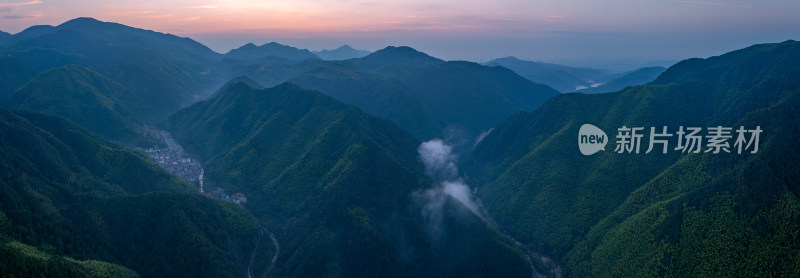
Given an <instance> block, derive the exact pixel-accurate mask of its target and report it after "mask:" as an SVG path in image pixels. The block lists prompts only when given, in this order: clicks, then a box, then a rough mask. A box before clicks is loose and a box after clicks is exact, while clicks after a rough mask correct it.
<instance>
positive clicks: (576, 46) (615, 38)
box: [0, 0, 800, 70]
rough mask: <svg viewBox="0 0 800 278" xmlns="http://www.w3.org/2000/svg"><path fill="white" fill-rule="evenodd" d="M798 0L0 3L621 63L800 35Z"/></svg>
mask: <svg viewBox="0 0 800 278" xmlns="http://www.w3.org/2000/svg"><path fill="white" fill-rule="evenodd" d="M798 10H800V3H798V2H791V1H771V2H765V3H762V2H752V1H720V2H707V1H649V2H646V3H644V2H641V1H632V0H615V1H603V2H602V3H598V2H597V1H588V0H582V1H571V2H569V3H547V2H545V1H521V0H500V1H492V2H491V3H485V2H483V1H438V2H436V3H427V2H424V1H410V2H408V1H403V2H400V1H397V2H370V1H343V2H331V1H321V0H320V1H317V0H304V1H295V2H292V3H281V2H270V1H266V2H264V1H230V0H209V1H203V2H197V1H181V0H162V1H138V2H133V1H121V2H116V3H114V4H103V3H102V2H100V1H95V0H83V1H69V2H53V1H46V0H29V1H26V0H21V1H7V0H0V30H2V31H5V32H9V33H12V34H13V33H17V32H19V31H22V30H23V29H25V28H27V27H30V26H33V25H58V24H61V23H63V22H65V21H67V20H70V19H72V18H77V17H93V18H96V19H98V20H102V21H107V22H117V23H121V24H125V25H128V26H132V27H136V28H142V29H149V30H155V31H159V32H165V33H171V34H175V35H179V36H185V37H189V38H192V39H194V40H197V41H199V42H201V43H203V44H205V45H207V46H208V47H209V48H211V49H213V50H215V51H217V52H220V53H225V52H227V51H228V50H230V49H232V48H236V47H239V46H241V45H243V44H245V43H248V42H252V43H255V44H259V45H260V44H263V43H267V42H272V41H274V42H278V43H282V44H286V45H291V46H294V47H298V48H305V49H309V50H312V51H318V50H321V49H333V48H336V47H339V46H341V45H343V44H348V45H350V46H352V47H353V48H356V49H365V50H369V51H375V50H377V49H381V48H383V47H386V46H389V45H395V46H396V45H407V46H411V47H414V48H415V49H417V50H419V51H422V52H425V53H428V54H430V55H432V56H435V57H438V58H441V59H445V60H468V61H476V62H485V61H488V60H491V59H495V58H502V57H507V56H514V57H517V58H520V59H523V60H533V61H544V62H553V63H561V64H567V65H572V66H587V67H595V68H606V69H613V70H623V69H626V68H628V69H629V68H632V67H636V66H640V65H645V64H646V63H650V62H654V61H655V62H657V63H656V64H658V63H662V64H663V63H664V62H675V61H679V60H682V59H686V58H692V57H708V56H713V55H719V54H722V53H725V52H728V51H731V50H736V49H740V48H744V47H747V46H749V45H752V44H757V43H769V42H781V41H785V40H789V39H795V40H797V39H800V18H798V17H796V15H795V11H798Z"/></svg>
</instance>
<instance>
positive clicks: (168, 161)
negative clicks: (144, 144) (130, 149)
mask: <svg viewBox="0 0 800 278" xmlns="http://www.w3.org/2000/svg"><path fill="white" fill-rule="evenodd" d="M156 136H157V137H158V139H160V140H161V141H162V142H164V144H166V145H167V147H166V148H163V147H160V146H153V147H151V148H148V149H146V150H145V152H146V153H147V154H148V156H149V157H150V159H152V160H153V161H155V162H156V163H158V165H160V166H161V167H163V168H164V169H166V170H167V171H168V172H169V173H171V174H173V175H175V176H177V177H180V178H182V179H184V180H186V181H187V182H189V183H192V184H196V185H198V186H199V187H200V194H203V196H206V197H208V198H212V199H221V200H226V201H231V202H234V203H236V204H243V203H246V202H247V197H246V196H245V195H244V194H242V193H241V192H237V193H234V194H233V195H228V194H227V193H225V189H223V188H217V189H215V190H213V191H211V192H206V191H205V188H203V175H204V172H205V171H204V170H203V166H202V165H201V164H200V161H199V160H197V159H193V158H190V157H188V156H187V155H186V154H185V153H184V151H183V147H181V146H180V145H179V144H178V143H176V142H175V139H173V138H172V135H171V134H170V133H169V132H167V131H163V130H162V131H159V132H158V133H157V135H156Z"/></svg>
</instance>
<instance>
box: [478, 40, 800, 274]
mask: <svg viewBox="0 0 800 278" xmlns="http://www.w3.org/2000/svg"><path fill="white" fill-rule="evenodd" d="M798 61H800V43H798V42H795V41H787V42H784V43H778V44H764V45H756V46H752V47H749V48H746V49H743V50H739V51H734V52H731V53H728V54H725V55H721V56H717V57H711V58H708V59H690V60H686V61H683V62H680V63H678V64H676V65H675V66H673V67H671V68H669V69H668V70H667V71H666V72H665V73H663V74H662V75H661V76H660V77H659V78H658V79H657V80H656V81H654V82H653V83H651V84H649V85H643V86H634V87H629V88H627V89H625V90H623V91H620V92H616V93H609V94H599V95H583V94H566V95H562V96H559V97H556V98H553V99H551V100H550V101H548V102H547V103H545V104H544V105H542V106H541V107H540V108H539V109H537V110H536V111H534V112H533V113H520V114H517V115H514V116H513V117H511V118H509V119H508V120H506V121H504V122H503V123H502V124H501V125H499V126H498V127H496V128H495V129H494V131H493V132H492V133H491V134H490V135H489V136H487V137H486V139H484V141H482V142H481V143H480V144H479V146H478V147H477V148H476V150H475V153H474V154H473V155H472V157H471V159H470V161H471V162H470V167H469V169H470V172H471V173H470V174H471V176H472V177H475V180H476V182H478V181H480V182H481V183H482V184H485V185H484V186H483V187H481V188H480V190H479V191H478V195H479V196H480V197H481V198H482V200H483V201H484V204H485V205H486V207H487V208H488V210H489V211H490V213H491V214H493V215H495V216H496V218H497V220H498V222H499V223H500V225H501V226H503V227H506V228H507V229H508V230H509V232H510V233H511V234H512V235H513V236H514V237H516V238H517V239H519V240H520V241H522V242H524V243H525V244H527V245H529V246H530V247H532V248H533V249H535V250H539V251H541V252H545V253H547V254H551V255H553V256H555V257H556V259H557V260H558V261H560V262H561V264H562V265H563V266H564V267H565V271H566V272H567V274H569V275H570V276H575V277H590V276H595V277H596V276H602V277H648V276H674V277H687V276H689V277H698V276H700V277H705V276H740V277H741V276H748V277H754V276H796V275H798V272H797V271H798V269H800V268H798V266H799V265H800V252H798V250H800V245H798V239H800V237H799V236H798V234H797V232H796V231H797V229H798V224H797V223H800V214H798V213H797V211H798V210H797V207H798V205H799V204H800V199H798V196H800V195H798V194H800V183H798V181H800V176H799V175H798V172H797V171H794V170H792V169H795V168H797V167H796V166H797V165H796V161H798V159H797V158H798V157H799V156H800V153H798V151H797V150H798V142H797V140H794V139H791V138H796V134H797V133H798V132H800V130H798V129H799V128H800V125H798V122H797V119H796V117H795V116H794V115H796V113H797V112H796V109H797V107H798V104H800V89H798V88H800V79H797V78H794V76H797V75H798V74H800V68H798V67H797V63H798ZM585 123H590V124H593V125H596V126H598V127H600V128H601V129H603V130H604V131H606V132H607V133H608V135H609V136H615V135H616V129H617V128H619V127H621V126H628V127H631V126H634V127H637V126H643V127H657V128H660V127H662V126H667V127H668V128H669V129H670V131H671V132H675V131H676V130H677V128H678V126H699V127H711V126H717V125H722V126H730V127H737V128H738V127H739V126H745V127H746V128H749V129H752V128H755V126H760V128H761V129H762V130H764V132H763V133H762V134H761V138H760V140H761V143H760V148H759V151H758V153H756V154H750V153H744V154H741V155H739V154H735V153H734V154H727V153H723V154H711V153H704V154H682V153H680V152H672V151H671V152H668V153H667V154H653V153H651V154H644V153H642V154H638V155H637V154H618V153H613V152H612V151H613V150H614V142H615V141H613V140H610V142H609V144H608V145H607V146H606V149H605V150H606V151H603V152H599V153H597V154H594V155H592V156H584V155H582V154H581V153H580V152H579V151H578V148H577V146H576V137H577V136H576V134H578V129H579V128H580V126H581V125H582V124H585ZM647 134H649V133H647ZM734 134H735V133H734ZM609 139H611V138H609ZM734 139H735V138H733V139H731V140H734ZM673 140H676V139H673ZM648 143H649V138H643V140H642V142H641V144H642V146H643V149H642V152H644V151H645V150H646V148H647V146H648ZM730 143H731V145H733V141H731V142H730ZM676 144H677V143H676V141H672V143H671V146H672V147H673V148H674V147H675V146H676ZM656 146H658V145H656ZM734 152H735V149H734Z"/></svg>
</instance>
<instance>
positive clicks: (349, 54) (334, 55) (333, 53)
mask: <svg viewBox="0 0 800 278" xmlns="http://www.w3.org/2000/svg"><path fill="white" fill-rule="evenodd" d="M313 53H314V54H315V55H317V56H319V57H320V58H322V59H323V60H329V61H330V60H347V59H353V58H362V57H364V56H367V55H369V54H370V53H371V52H369V51H367V50H358V49H354V48H352V47H350V45H347V44H345V45H342V46H340V47H338V48H336V49H334V50H328V49H323V50H321V51H314V52H313Z"/></svg>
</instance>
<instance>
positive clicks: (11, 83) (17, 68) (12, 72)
mask: <svg viewBox="0 0 800 278" xmlns="http://www.w3.org/2000/svg"><path fill="white" fill-rule="evenodd" d="M33 76H34V73H33V70H31V69H29V68H28V67H27V66H26V65H25V64H24V63H22V62H21V61H20V60H19V59H15V58H9V57H6V58H0V100H3V99H5V98H6V97H8V95H10V94H11V93H13V92H14V90H16V89H17V88H19V87H20V86H22V85H23V84H25V82H28V80H31V78H33Z"/></svg>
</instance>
